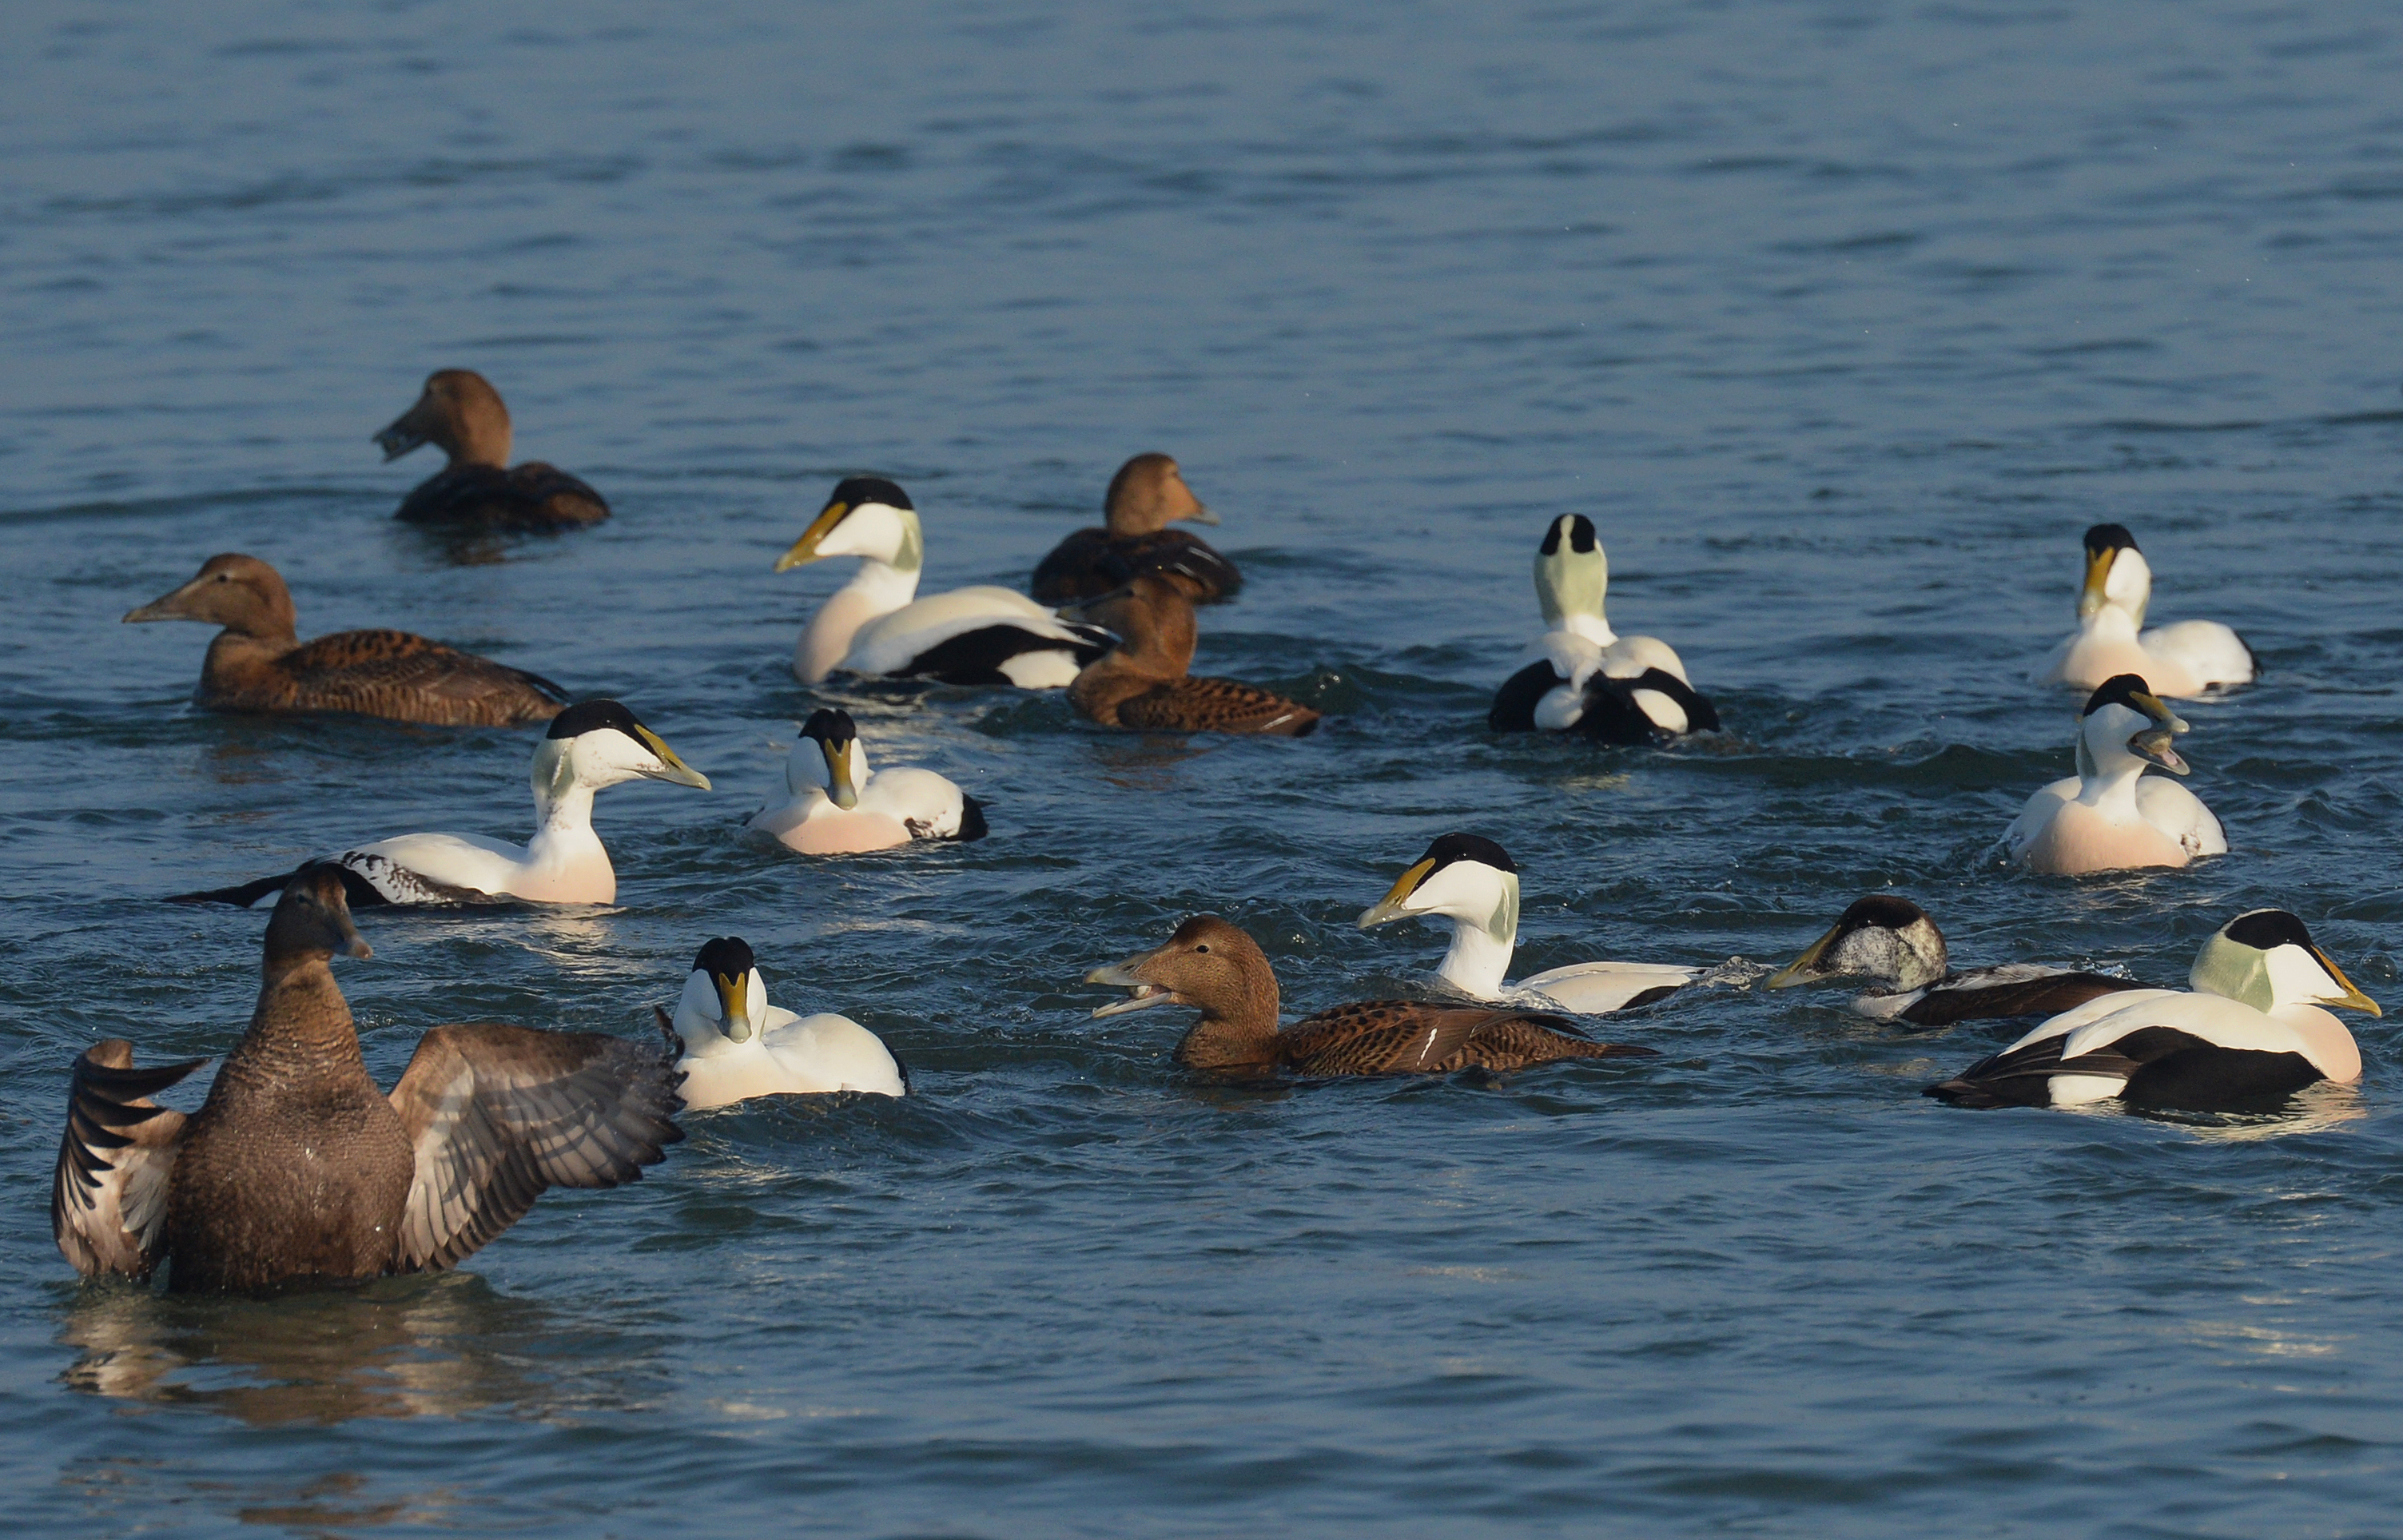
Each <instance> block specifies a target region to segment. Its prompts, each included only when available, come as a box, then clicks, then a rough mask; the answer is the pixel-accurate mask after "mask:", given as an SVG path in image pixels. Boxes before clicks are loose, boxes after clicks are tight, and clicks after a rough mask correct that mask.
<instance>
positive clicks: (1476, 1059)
mask: <svg viewBox="0 0 2403 1540" xmlns="http://www.w3.org/2000/svg"><path fill="white" fill-rule="evenodd" d="M1085 982H1087V983H1089V984H1110V985H1115V986H1118V987H1119V988H1123V989H1125V990H1127V991H1128V992H1129V994H1128V997H1127V998H1126V999H1124V1000H1121V1001H1119V1002H1118V1004H1116V1005H1112V1006H1102V1007H1101V1008H1100V1009H1099V1010H1096V1011H1094V1012H1093V1014H1094V1015H1095V1016H1117V1015H1118V1014H1120V1013H1122V1012H1125V1011H1131V1010H1142V1009H1145V1008H1146V1007H1147V1006H1192V1007H1193V1008H1194V1009H1196V1010H1199V1011H1200V1012H1201V1013H1202V1018H1201V1020H1198V1021H1196V1022H1195V1023H1194V1024H1193V1026H1192V1028H1191V1030H1189V1031H1188V1032H1187V1033H1186V1034H1185V1037H1184V1040H1183V1041H1182V1042H1180V1043H1178V1044H1177V1045H1176V1061H1177V1062H1178V1063H1180V1064H1183V1065H1185V1066H1186V1067H1187V1068H1188V1069H1197V1070H1212V1071H1217V1072H1220V1073H1223V1074H1229V1075H1246V1076H1265V1075H1273V1074H1275V1073H1276V1072H1277V1071H1279V1070H1284V1071H1286V1072H1288V1073H1290V1074H1294V1075H1448V1074H1451V1073H1452V1071H1454V1070H1465V1069H1484V1070H1515V1069H1523V1068H1525V1067H1526V1066H1528V1065H1530V1064H1543V1063H1549V1062H1550V1061H1553V1060H1555V1059H1611V1058H1622V1057H1643V1058H1651V1057H1656V1056H1655V1055H1654V1054H1653V1051H1652V1050H1651V1049H1650V1048H1641V1047H1630V1046H1628V1045H1626V1044H1621V1043H1597V1042H1595V1041H1594V1040H1593V1039H1592V1038H1590V1037H1588V1036H1587V1035H1586V1034H1585V1033H1584V1032H1583V1031H1582V1030H1580V1029H1579V1028H1578V1026H1577V1023H1576V1022H1574V1021H1572V1020H1569V1019H1568V1018H1567V1017H1565V1016H1551V1015H1547V1014H1545V1013H1543V1012H1540V1011H1531V1010H1520V1009H1515V1008H1510V1007H1503V1008H1498V1009H1497V1008H1484V1007H1479V1006H1431V1005H1427V1004H1425V1003H1424V1002H1423V1001H1417V1000H1363V1001H1360V1002H1358V1003H1356V1004H1354V1005H1349V1006H1336V1007H1335V1008H1334V1009H1332V1010H1323V1011H1320V1012H1319V1013H1318V1014H1316V1015H1315V1016H1309V1017H1304V1018H1303V1019H1302V1020H1299V1021H1297V1022H1295V1023H1294V1024H1293V1025H1292V1026H1290V1027H1285V1028H1282V1029H1280V1028H1279V1027H1278V1025H1277V981H1276V970H1275V969H1273V968H1271V966H1270V965H1269V960H1268V958H1267V956H1266V955H1265V954H1263V953H1262V952H1261V950H1260V949H1259V946H1258V944H1257V942H1255V941H1254V940H1253V939H1252V938H1251V937H1250V936H1246V935H1244V934H1243V932H1242V931H1240V930H1237V929H1236V928H1235V927H1234V926H1232V925H1230V924H1229V923H1227V922H1226V921H1224V920H1221V919H1219V918H1218V917H1217V916H1216V915H1215V914H1197V915H1195V916H1193V917H1192V918H1191V919H1189V920H1188V921H1186V922H1185V923H1183V924H1181V925H1179V926H1177V927H1176V934H1175V935H1174V936H1170V937H1169V938H1168V942H1167V944H1166V945H1164V946H1161V947H1159V948H1156V949H1154V950H1151V951H1146V952H1140V953H1138V954H1136V955H1135V956H1132V957H1130V958H1128V959H1127V960H1126V961H1125V962H1123V963H1117V964H1111V965H1110V966H1108V967H1105V968H1095V969H1094V970H1093V971H1092V972H1090V973H1089V974H1087V975H1086V976H1085Z"/></svg>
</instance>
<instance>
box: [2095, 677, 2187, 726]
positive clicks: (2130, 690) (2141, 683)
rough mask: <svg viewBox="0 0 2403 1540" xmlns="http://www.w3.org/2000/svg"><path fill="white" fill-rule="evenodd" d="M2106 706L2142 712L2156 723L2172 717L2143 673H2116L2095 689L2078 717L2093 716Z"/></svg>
mask: <svg viewBox="0 0 2403 1540" xmlns="http://www.w3.org/2000/svg"><path fill="white" fill-rule="evenodd" d="M2105 706H2125V707H2127V708H2128V709H2129V710H2130V711H2133V712H2142V713H2143V714H2144V715H2146V716H2149V717H2152V718H2153V719H2154V720H2155V721H2165V720H2167V719H2168V717H2169V716H2170V715H2171V714H2170V709H2169V708H2168V707H2167V706H2165V705H2163V704H2162V703H2161V699H2160V696H2157V695H2155V694H2154V693H2153V687H2152V686H2150V685H2147V684H2146V683H2145V676H2144V675H2143V674H2141V673H2115V674H2113V675H2112V676H2111V677H2110V678H2108V679H2105V680H2104V681H2103V683H2102V684H2100V685H2097V686H2096V687H2094V693H2093V694H2091V695H2090V696H2088V697H2087V698H2086V704H2085V705H2084V706H2082V707H2080V708H2079V710H2078V713H2077V715H2080V716H2091V715H2094V714H2095V713H2096V712H2098V711H2101V710H2102V709H2103V708H2104V707H2105Z"/></svg>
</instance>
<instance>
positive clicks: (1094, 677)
mask: <svg viewBox="0 0 2403 1540" xmlns="http://www.w3.org/2000/svg"><path fill="white" fill-rule="evenodd" d="M1080 614H1081V616H1082V617H1083V618H1084V619H1087V620H1089V621H1090V622H1092V623H1093V624H1095V625H1099V626H1106V627H1108V628H1109V629H1110V630H1111V631H1116V632H1117V633H1118V638H1119V640H1118V645H1117V646H1115V647H1112V648H1111V649H1110V650H1109V651H1108V652H1105V653H1104V654H1103V655H1102V656H1101V657H1099V658H1097V659H1093V661H1091V662H1090V663H1088V664H1086V665H1085V667H1084V669H1083V671H1082V672H1081V673H1078V674H1077V675H1076V682H1075V683H1074V684H1072V685H1070V686H1069V687H1068V701H1069V703H1070V704H1071V705H1074V706H1075V707H1076V710H1077V711H1079V712H1081V713H1083V714H1084V715H1086V716H1087V717H1089V718H1090V719H1091V720H1093V721H1095V722H1099V723H1100V724H1101V725H1102V726H1104V727H1105V728H1136V729H1138V730H1141V731H1147V732H1250V733H1272V734H1275V735H1278V736H1280V737H1285V738H1301V737H1305V736H1307V735H1308V734H1309V733H1310V732H1312V731H1313V729H1315V728H1317V726H1318V713H1316V712H1314V711H1313V710H1311V709H1310V708H1309V707H1308V706H1305V705H1302V704H1300V703H1299V702H1297V701H1288V700H1286V699H1285V697H1284V696H1282V695H1279V694H1277V693H1276V692H1275V691H1273V690H1266V689H1262V688H1261V687H1258V686H1257V685H1246V684H1243V683H1242V682H1241V681H1239V680H1234V679H1212V678H1206V677H1205V678H1201V679H1196V678H1193V677H1192V676H1191V675H1190V674H1188V673H1187V672H1186V671H1187V670H1188V669H1190V668H1191V667H1192V666H1193V644H1194V623H1193V604H1192V602H1191V601H1190V600H1188V599H1187V598H1186V597H1185V595H1184V593H1183V592H1181V591H1180V590H1178V589H1177V588H1176V586H1175V585H1174V584H1173V583H1171V582H1169V581H1168V580H1167V579H1165V578H1162V577H1159V576H1146V577H1138V578H1136V579H1135V580H1134V581H1133V582H1132V583H1130V584H1128V585H1127V586H1126V587H1125V588H1123V589H1121V590H1118V592H1116V593H1113V594H1111V595H1109V596H1108V597H1107V598H1105V599H1102V600H1099V601H1096V602H1095V603H1093V604H1088V605H1086V606H1084V608H1083V610H1082V611H1081V612H1080Z"/></svg>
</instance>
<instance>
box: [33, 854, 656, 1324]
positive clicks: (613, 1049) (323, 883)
mask: <svg viewBox="0 0 2403 1540" xmlns="http://www.w3.org/2000/svg"><path fill="white" fill-rule="evenodd" d="M337 951H340V952H344V953H347V954H348V955H350V956H353V957H366V956H368V955H369V953H368V945H367V943H366V942H365V941H363V940H361V939H360V938H359V933H358V931H357V930H356V929H355V928H354V926H353V925H352V923H351V914H350V909H349V906H348V905H347V904H345V903H344V901H343V896H342V881H341V874H340V871H338V870H337V869H335V868H333V867H311V868H309V869H308V870H306V871H304V872H302V873H300V874H299V876H297V877H296V878H295V879H294V880H293V881H291V882H289V883H287V884H286V885H285V889H284V897H283V899H282V901H281V902H279V903H278V904H277V905H276V906H275V914H274V917H273V918H272V919H271V920H270V921H269V922H268V926H267V947H266V969H265V972H266V981H265V983H264V984H263V985H261V987H260V989H259V992H258V1005H257V1009H256V1010H254V1011H253V1012H252V1013H251V1019H250V1027H249V1030H248V1031H246V1032H244V1033H243V1036H242V1041H241V1042H239V1043H237V1044H236V1045H235V1046H234V1048H233V1051H232V1052H231V1053H229V1054H228V1055H226V1061H225V1066H224V1068H222V1069H220V1070H219V1071H218V1072H217V1077H216V1081H215V1084H214V1085H212V1086H211V1087H210V1088H209V1094H208V1099H207V1101H206V1102H205V1103H202V1105H201V1110H200V1111H198V1112H196V1113H194V1114H192V1115H191V1117H184V1116H183V1115H182V1114H180V1113H177V1112H174V1111H171V1110H168V1109H164V1108H161V1107H160V1106H159V1105H158V1104H157V1103H154V1102H153V1101H151V1100H150V1098H151V1097H152V1096H153V1095H155V1094H156V1093H157V1092H159V1091H160V1090H163V1089H166V1088H167V1087H169V1086H172V1085H174V1083H175V1082H176V1081H178V1080H181V1079H182V1078H183V1077H184V1076H185V1075H189V1074H190V1073H191V1072H192V1071H193V1070H195V1069H197V1068H199V1067H200V1065H201V1062H202V1061H201V1060H197V1059H196V1060H192V1061H188V1062H186V1063H180V1064H168V1065H162V1066H160V1067H157V1068H153V1069H146V1070H143V1069H135V1068H134V1067H133V1050H132V1046H131V1045H130V1044H128V1043H126V1042H124V1041H123V1040H122V1039H118V1038H111V1039H109V1040H107V1041H105V1042H103V1043H100V1044H97V1045H95V1046H94V1047H91V1048H90V1049H88V1050H87V1051H86V1052H85V1053H84V1054H83V1056H82V1057H81V1058H80V1059H79V1060H77V1061H76V1069H75V1079H74V1083H73V1087H72V1089H70V1091H69V1092H68V1098H67V1129H66V1134H65V1137H64V1138H63V1140H62V1141H61V1142H60V1145H59V1161H58V1169H57V1172H56V1173H55V1175H54V1177H53V1179H52V1182H51V1187H50V1227H51V1231H52V1233H53V1234H54V1235H55V1236H56V1237H57V1239H58V1242H59V1249H60V1250H61V1251H62V1252H63V1253H65V1254H66V1257H67V1260H68V1261H70V1262H72V1263H74V1264H75V1267H76V1271H78V1272H80V1273H82V1274H84V1276H86V1277H88V1278H90V1277H100V1276H105V1275H112V1274H117V1275H123V1276H126V1277H132V1278H146V1277H147V1276H149V1274H150V1272H151V1271H152V1269H155V1268H156V1267H157V1266H158V1264H159V1263H160V1261H161V1260H165V1261H167V1262H168V1263H169V1264H170V1266H169V1283H170V1285H171V1286H172V1287H174V1288H176V1289H179V1290H195V1289H200V1290H215V1289H238V1290H250V1291H256V1290H263V1289H271V1288H275V1287H278V1286H281V1285H284V1284H288V1283H308V1282H313V1281H341V1280H352V1279H362V1278H372V1277H376V1276H378V1275H379V1274H382V1273H388V1272H423V1271H430V1270H434V1269H441V1268H447V1267H450V1266H451V1265H452V1264H454V1263H456V1262H458V1261H460V1260H461V1259H462V1258H464V1257H465V1256H469V1255H471V1254H473V1253H474V1252H475V1251H477V1250H478V1249H479V1248H480V1247H481V1246H483V1245H484V1243H485V1242H489V1241H491V1240H492V1239H493V1237H494V1236H497V1235H499V1234H500V1233H501V1232H502V1231H503V1230H505V1229H507V1228H509V1227H510V1226H511V1225H513V1224H515V1223H516V1222H517V1221H518V1219H519V1218H520V1217H521V1216H522V1215H523V1214H525V1212H526V1210H527V1209H529V1208H531V1207H532V1206H533V1205H534V1200H535V1198H537V1197H539V1196H540V1195H541V1193H542V1191H543V1189H544V1188H546V1187H550V1186H570V1187H613V1186H618V1185H619V1184H621V1183H626V1182H632V1181H635V1180H638V1179H639V1178H640V1177H641V1176H642V1168H643V1167H645V1166H647V1165H650V1164H652V1163H654V1162H655V1161H657V1160H659V1159H660V1156H661V1153H662V1150H663V1147H664V1146H666V1145H671V1144H673V1143H674V1142H675V1141H676V1140H678V1139H681V1138H683V1137H684V1135H683V1134H682V1133H681V1132H680V1131H678V1130H677V1128H676V1126H675V1124H674V1121H673V1120H672V1119H673V1118H674V1114H675V1112H676V1110H677V1108H679V1107H680V1106H682V1105H683V1103H681V1102H679V1101H678V1100H677V1099H676V1094H675V1086H676V1081H677V1079H678V1076H677V1075H675V1073H674V1070H673V1069H671V1068H670V1066H669V1062H668V1056H667V1055H666V1054H665V1053H663V1052H662V1051H661V1048H660V1045H659V1044H656V1043H637V1042H632V1041H629V1040H628V1039H625V1038H621V1037H611V1036H608V1035H605V1034H599V1033H565V1032H536V1031H534V1030H531V1029H529V1028H525V1027H513V1026H507V1025H504V1024H503V1023H500V1022H497V1021H477V1022H470V1023H465V1024H462V1025H454V1026H442V1027H436V1028H435V1029H434V1030H433V1031H431V1032H429V1033H427V1034H425V1036H424V1038H423V1039H422V1040H421V1041H420V1042H419V1043H418V1045H417V1052H416V1055H415V1056H414V1057H413V1058H411V1059H410V1061H409V1068H408V1069H407V1070H406V1071H405V1072H403V1073H402V1075H401V1077H400V1081H399V1083H398V1084H397V1085H396V1086H394V1087H393V1089H392V1091H391V1093H390V1094H389V1095H387V1094H385V1093H384V1092H382V1091H380V1090H378V1089H376V1085H375V1082H374V1081H373V1080H371V1079H369V1078H368V1072H367V1066H366V1064H365V1063H364V1062H363V1061H361V1059H360V1057H359V1039H358V1034H357V1033H356V1031H355V1030H354V1028H353V1026H352V1022H351V1009H350V1006H349V1005H348V1004H347V1003H346V1002H345V1001H344V1000H343V999H342V992H341V991H340V988H338V987H337V986H336V985H335V983H334V972H333V968H332V966H331V959H332V957H333V954H334V953H335V952H337Z"/></svg>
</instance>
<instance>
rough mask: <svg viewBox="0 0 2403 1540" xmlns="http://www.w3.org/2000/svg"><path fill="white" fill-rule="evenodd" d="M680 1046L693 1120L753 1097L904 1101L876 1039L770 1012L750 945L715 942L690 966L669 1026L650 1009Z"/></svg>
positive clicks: (839, 1021) (830, 1022)
mask: <svg viewBox="0 0 2403 1540" xmlns="http://www.w3.org/2000/svg"><path fill="white" fill-rule="evenodd" d="M652 1010H653V1011H654V1012H655V1013H656V1014H657V1015H658V1017H659V1019H660V1029H661V1030H662V1031H664V1032H667V1033H670V1034H673V1035H674V1036H675V1037H677V1038H680V1039H681V1040H682V1041H683V1043H684V1057H683V1058H681V1059H678V1060H677V1061H676V1064H675V1067H676V1071H677V1073H678V1074H680V1075H683V1076H684V1084H683V1086H682V1088H681V1089H682V1093H683V1096H684V1104H685V1105H686V1107H688V1109H690V1110H691V1111H694V1112H701V1111H703V1110H705V1109H707V1108H710V1107H723V1106H730V1105H732V1104H733V1103H737V1102H744V1101H748V1100H750V1099H751V1098H752V1097H755V1096H785V1095H795V1096H810V1095H817V1094H821V1093H824V1092H826V1091H838V1090H856V1091H868V1092H872V1093H873V1094H875V1095H878V1096H906V1095H908V1094H909V1090H910V1075H909V1072H908V1071H906V1070H904V1069H903V1068H902V1067H901V1061H899V1060H897V1059H896V1058H894V1057H893V1051H892V1050H891V1049H890V1048H887V1047H885V1046H884V1044H883V1043H882V1041H881V1040H880V1039H879V1038H878V1037H877V1035H876V1034H874V1033H872V1032H870V1031H868V1029H867V1028H866V1027H863V1026H861V1025H860V1024H859V1023H858V1022H856V1021H854V1020H852V1019H851V1018H850V1017H848V1016H833V1015H828V1014H826V1013H823V1012H821V1013H820V1014H818V1015H816V1016H797V1015H795V1014H794V1013H793V1012H791V1011H788V1010H786V1009H785V1008H784V1007H783V1006H771V1005H770V1004H768V986H767V985H766V984H765V983H764V982H762V981H761V979H760V978H759V968H758V964H757V961H756V960H755V959H754V958H753V957H752V955H751V947H750V944H749V943H747V942H745V941H744V940H743V938H742V937H741V936H719V937H718V938H717V939H716V940H715V941H711V942H708V943H706V944H704V945H703V946H702V947H701V954H700V955H699V956H697V957H695V958H694V959H693V960H692V972H691V974H690V975H688V977H687V978H685V981H684V996H683V998H682V999H680V1000H678V1001H677V1002H676V1011H675V1016H674V1019H673V1020H671V1019H670V1018H669V1016H668V1013H667V1012H665V1011H663V1010H660V1009H659V1007H658V1006H653V1007H652Z"/></svg>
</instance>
